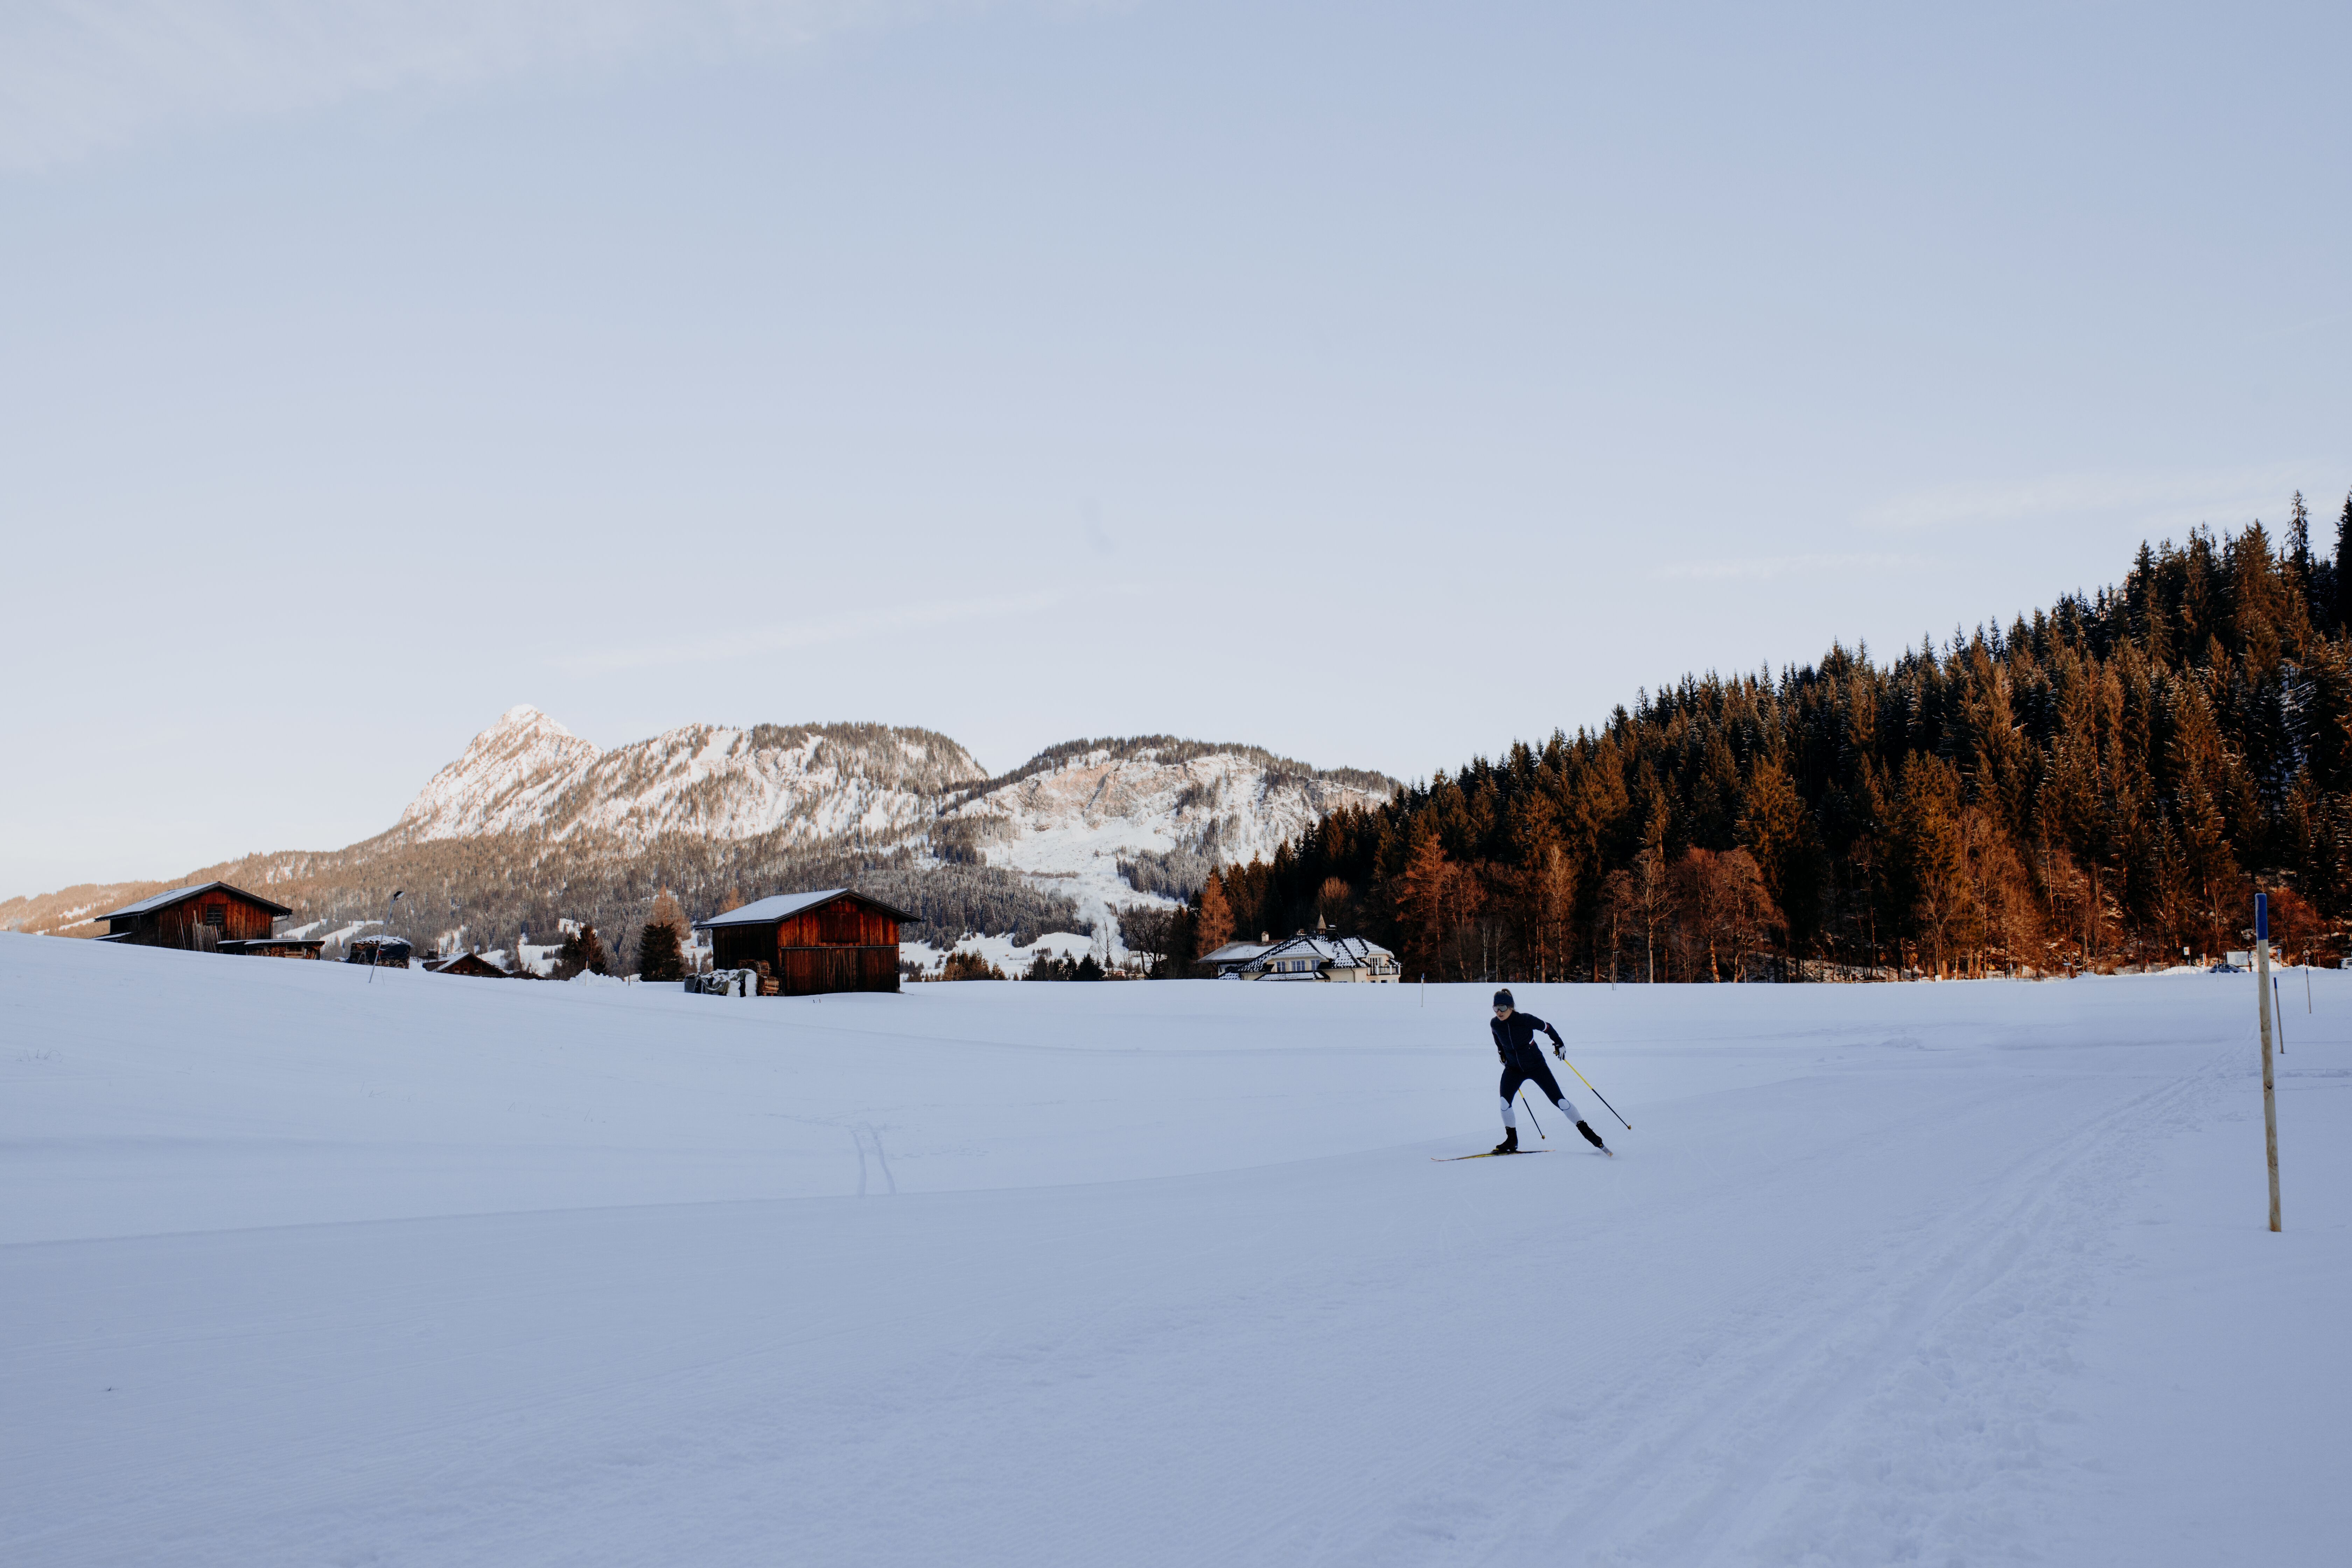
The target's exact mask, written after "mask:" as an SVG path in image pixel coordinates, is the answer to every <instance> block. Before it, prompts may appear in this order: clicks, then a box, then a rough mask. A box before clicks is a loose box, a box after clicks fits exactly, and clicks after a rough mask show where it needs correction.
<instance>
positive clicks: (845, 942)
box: [776, 899, 898, 948]
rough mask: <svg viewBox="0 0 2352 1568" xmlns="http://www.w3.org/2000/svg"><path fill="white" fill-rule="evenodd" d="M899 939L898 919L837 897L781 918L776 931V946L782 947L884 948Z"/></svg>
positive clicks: (896, 942) (895, 943)
mask: <svg viewBox="0 0 2352 1568" xmlns="http://www.w3.org/2000/svg"><path fill="white" fill-rule="evenodd" d="M885 944H887V945H891V946H896V945H897V944H898V921H897V919H895V918H894V917H892V916H890V915H886V914H884V913H883V912H882V911H881V910H869V909H867V908H866V906H865V905H863V904H860V903H856V902H853V901H852V900H848V899H835V900H834V901H833V902H832V903H829V904H824V905H821V906H819V907H818V908H816V909H814V910H802V911H801V912H800V913H798V914H796V915H793V917H792V918H790V919H789V920H785V921H779V922H778V923H777V931H776V945H777V946H778V947H780V948H783V947H881V946H884V945H885Z"/></svg>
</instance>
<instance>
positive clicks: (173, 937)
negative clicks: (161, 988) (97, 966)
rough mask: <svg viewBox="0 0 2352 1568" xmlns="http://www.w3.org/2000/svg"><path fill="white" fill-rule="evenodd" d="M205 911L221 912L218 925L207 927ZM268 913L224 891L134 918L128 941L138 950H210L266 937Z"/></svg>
mask: <svg viewBox="0 0 2352 1568" xmlns="http://www.w3.org/2000/svg"><path fill="white" fill-rule="evenodd" d="M205 910H220V911H221V916H220V919H221V923H220V924H218V925H208V924H206V923H205ZM269 922H270V914H269V911H268V910H265V909H263V908H262V907H261V906H260V905H258V904H249V903H247V902H246V901H245V900H243V899H240V898H236V897H235V896H234V895H232V894H229V893H224V892H217V891H215V892H210V893H205V894H203V895H201V896H199V897H197V898H193V899H189V900H185V901H184V902H181V903H176V904H173V905H170V906H168V907H166V908H164V909H160V910H156V911H154V912H153V913H152V914H146V915H141V916H138V917H137V919H136V921H135V922H123V923H128V924H130V925H131V932H132V935H131V942H134V943H136V944H137V945H139V946H142V947H194V948H210V947H212V946H214V945H215V944H216V943H219V942H228V941H244V942H249V941H252V940H253V939H255V938H257V937H266V936H268V935H269V934H270V930H269Z"/></svg>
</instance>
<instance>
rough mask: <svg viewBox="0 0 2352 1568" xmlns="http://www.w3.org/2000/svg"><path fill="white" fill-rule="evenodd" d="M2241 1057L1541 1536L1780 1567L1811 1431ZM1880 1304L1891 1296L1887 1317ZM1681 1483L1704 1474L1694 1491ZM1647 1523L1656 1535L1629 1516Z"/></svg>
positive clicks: (1773, 1367) (1920, 1262)
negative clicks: (2102, 1170) (2081, 1184)
mask: <svg viewBox="0 0 2352 1568" xmlns="http://www.w3.org/2000/svg"><path fill="white" fill-rule="evenodd" d="M2239 1049H2240V1047H2237V1046H2235V1045H2233V1046H2231V1047H2228V1054H2227V1056H2217V1058H2215V1060H2214V1061H2213V1062H2212V1063H2210V1065H2209V1066H2208V1067H2207V1068H2203V1069H2201V1070H2200V1071H2199V1072H2197V1073H2195V1074H2192V1075H2190V1076H2189V1077H2187V1078H2185V1079H2176V1080H2175V1081H2172V1082H2169V1083H2166V1084H2162V1085H2159V1086H2158V1087H2156V1088H2154V1089H2146V1090H2143V1091H2142V1092H2141V1093H2139V1094H2137V1095H2135V1096H2133V1097H2132V1098H2130V1099H2129V1100H2126V1101H2125V1102H2124V1103H2122V1104H2120V1105H2117V1106H2115V1107H2112V1108H2111V1109H2109V1110H2106V1111H2105V1112H2103V1113H2102V1114H2101V1115H2099V1116H2098V1117H2096V1118H2095V1119H2094V1120H2093V1121H2090V1122H2088V1123H2086V1124H2085V1125H2084V1126H2083V1127H2081V1128H2079V1129H2078V1130H2077V1131H2074V1133H2072V1134H2071V1135H2070V1136H2068V1137H2067V1138H2066V1139H2065V1140H2064V1141H2063V1142H2062V1143H2061V1144H2060V1145H2059V1146H2058V1147H2057V1148H2055V1149H2053V1150H2052V1151H2050V1152H2047V1153H2045V1154H2044V1155H2043V1156H2042V1157H2041V1158H2040V1159H2038V1160H2036V1161H2034V1162H2033V1163H2032V1164H2030V1165H2028V1166H2025V1167H2022V1168H2021V1169H2019V1170H2017V1171H2016V1172H2014V1173H2012V1174H2011V1176H2010V1177H2009V1178H2008V1179H2007V1180H2006V1181H2004V1182H2003V1183H2002V1184H2001V1185H2000V1186H1999V1187H1998V1188H1996V1189H1995V1190H1994V1191H1993V1192H1991V1193H1990V1194H1986V1195H1985V1196H1983V1197H1981V1198H1979V1199H1978V1200H1977V1201H1975V1202H1973V1203H1971V1204H1969V1205H1967V1206H1966V1207H1964V1208H1961V1209H1958V1210H1956V1211H1954V1213H1953V1214H1952V1215H1951V1217H1950V1219H1949V1220H1948V1222H1947V1223H1946V1224H1944V1225H1942V1226H1938V1227H1937V1230H1936V1231H1934V1232H1933V1233H1931V1234H1929V1235H1927V1236H1924V1237H1921V1238H1920V1239H1919V1240H1918V1241H1917V1242H1916V1243H1915V1244H1913V1245H1912V1246H1911V1247H1907V1248H1906V1252H1905V1255H1904V1256H1903V1258H1902V1260H1901V1263H1900V1266H1899V1269H1897V1270H1895V1272H1896V1273H1897V1276H1898V1277H1897V1279H1896V1280H1895V1281H1890V1282H1888V1283H1887V1284H1885V1285H1883V1286H1880V1287H1877V1288H1874V1289H1873V1290H1871V1291H1870V1292H1869V1294H1868V1296H1867V1297H1866V1298H1865V1299H1864V1301H1862V1302H1852V1301H1848V1302H1840V1303H1836V1304H1834V1305H1832V1304H1829V1303H1815V1304H1812V1305H1811V1306H1810V1307H1809V1308H1808V1309H1806V1311H1805V1317H1806V1320H1807V1321H1806V1322H1805V1323H1803V1324H1801V1326H1799V1327H1798V1328H1796V1329H1795V1330H1793V1331H1791V1332H1790V1333H1789V1334H1787V1335H1785V1336H1783V1337H1782V1338H1781V1339H1780V1341H1779V1342H1777V1343H1774V1344H1773V1345H1772V1346H1771V1347H1770V1348H1769V1350H1767V1351H1764V1352H1761V1353H1760V1354H1755V1355H1751V1356H1749V1357H1748V1366H1747V1368H1746V1369H1744V1371H1743V1374H1742V1375H1741V1376H1739V1377H1738V1379H1737V1380H1736V1382H1735V1384H1733V1386H1731V1387H1729V1388H1724V1389H1720V1390H1717V1391H1714V1392H1711V1393H1710V1394H1708V1395H1706V1397H1704V1398H1703V1399H1701V1400H1700V1401H1698V1402H1697V1403H1698V1406H1699V1407H1698V1408H1697V1409H1696V1410H1693V1411H1690V1412H1689V1413H1688V1414H1686V1415H1685V1416H1684V1417H1683V1418H1682V1419H1680V1420H1678V1421H1677V1422H1676V1423H1675V1426H1673V1427H1672V1428H1671V1429H1670V1430H1669V1431H1667V1432H1664V1433H1662V1434H1659V1435H1657V1436H1656V1437H1654V1439H1653V1440H1652V1441H1651V1442H1648V1443H1645V1444H1643V1445H1641V1446H1640V1447H1637V1448H1635V1449H1633V1451H1631V1452H1630V1453H1628V1455H1627V1458H1625V1459H1624V1460H1623V1461H1622V1462H1621V1464H1620V1465H1619V1466H1618V1467H1617V1468H1616V1469H1615V1471H1614V1472H1613V1473H1612V1474H1611V1475H1610V1476H1609V1477H1608V1478H1607V1479H1605V1480H1603V1481H1602V1482H1601V1485H1600V1486H1599V1487H1598V1488H1596V1489H1597V1490H1599V1491H1601V1492H1603V1493H1605V1494H1607V1495H1610V1496H1611V1497H1612V1501H1611V1502H1610V1503H1608V1504H1606V1505H1604V1506H1603V1507H1602V1508H1601V1510H1599V1511H1598V1512H1596V1513H1594V1514H1591V1515H1588V1516H1584V1517H1573V1516H1571V1517H1570V1518H1567V1519H1563V1520H1560V1521H1558V1522H1557V1524H1556V1525H1555V1526H1554V1529H1553V1531H1551V1532H1550V1533H1551V1534H1552V1537H1553V1539H1554V1541H1555V1542H1556V1544H1558V1545H1559V1547H1560V1548H1561V1549H1562V1550H1564V1551H1569V1552H1577V1553H1579V1554H1580V1560H1581V1561H1586V1562H1591V1563H1715V1562H1740V1563H1751V1562H1764V1561H1778V1560H1780V1558H1778V1557H1777V1556H1771V1557H1768V1556H1764V1555H1760V1554H1759V1551H1758V1547H1759V1537H1760V1536H1762V1535H1763V1534H1764V1533H1765V1530H1764V1527H1765V1526H1766V1525H1767V1524H1768V1523H1769V1522H1770V1521H1772V1519H1773V1517H1774V1516H1775V1515H1777V1514H1780V1513H1784V1512H1786V1511H1788V1510H1790V1508H1791V1507H1792V1506H1793V1504H1794V1500H1792V1499H1791V1498H1790V1497H1789V1495H1788V1493H1789V1491H1790V1482H1789V1481H1788V1479H1786V1478H1788V1476H1789V1474H1790V1471H1791V1470H1794V1469H1798V1468H1801V1467H1802V1466H1803V1465H1804V1464H1806V1463H1807V1462H1808V1461H1810V1460H1811V1459H1812V1458H1815V1457H1816V1456H1815V1453H1814V1449H1815V1447H1816V1445H1817V1444H1818V1442H1819V1440H1820V1438H1821V1437H1822V1434H1823V1432H1824V1430H1825V1429H1826V1428H1827V1427H1828V1426H1831V1425H1832V1423H1833V1422H1834V1421H1836V1420H1837V1419H1838V1418H1839V1417H1840V1416H1841V1415H1844V1414H1845V1413H1847V1412H1848V1411H1849V1410H1850V1409H1851V1408H1852V1407H1853V1405H1856V1404H1857V1403H1859V1402H1861V1401H1862V1400H1864V1398H1865V1397H1866V1396H1867V1395H1868V1394H1870V1393H1871V1392H1872V1390H1873V1388H1874V1386H1875V1385H1877V1384H1880V1383H1882V1382H1883V1381H1885V1379H1887V1378H1888V1377H1889V1376H1890V1375H1892V1374H1893V1373H1895V1372H1896V1371H1899V1370H1900V1369H1901V1368H1903V1367H1904V1366H1905V1365H1906V1364H1907V1363H1909V1362H1910V1361H1911V1360H1913V1359H1914V1358H1915V1357H1916V1355H1917V1354H1918V1353H1919V1350H1918V1347H1919V1345H1920V1343H1921V1342H1922V1340H1923V1338H1924V1337H1925V1336H1926V1335H1927V1333H1928V1331H1930V1330H1931V1328H1932V1327H1933V1326H1934V1325H1936V1324H1937V1323H1938V1322H1940V1321H1943V1320H1944V1319H1946V1318H1948V1317H1949V1316H1950V1315H1951V1314H1952V1313H1953V1312H1955V1311H1956V1310H1958V1309H1959V1308H1960V1307H1961V1306H1962V1305H1964V1304H1966V1303H1967V1302H1969V1301H1970V1300H1974V1299H1976V1298H1977V1297H1979V1295H1981V1294H1983V1293H1985V1292H1987V1291H1988V1290H1990V1289H1992V1288H1993V1287H1994V1286H1995V1285H1996V1284H1997V1283H1998V1282H1999V1281H2000V1279H2001V1278H2002V1277H2004V1276H2005V1275H2007V1274H2009V1273H2011V1272H2012V1271H2014V1270H2015V1269H2017V1268H2019V1267H2021V1255H2022V1254H2025V1253H2026V1252H2027V1251H2028V1250H2029V1249H2031V1248H2032V1247H2035V1246H2037V1245H2038V1244H2041V1243H2042V1242H2043V1241H2044V1240H2045V1239H2046V1238H2047V1237H2048V1235H2049V1233H2050V1232H2051V1231H2052V1230H2053V1229H2054V1228H2056V1227H2058V1226H2061V1225H2062V1224H2063V1222H2065V1221H2067V1220H2070V1219H2084V1218H2090V1217H2093V1216H2095V1215H2097V1214H2099V1213H2102V1212H2104V1211H2105V1199H2106V1198H2107V1197H2108V1196H2109V1195H2110V1194H2109V1191H2108V1185H2109V1184H2102V1186H2101V1187H2100V1188H2099V1190H2098V1191H2097V1192H2096V1193H2095V1194H2083V1193H2079V1192H2076V1191H2074V1190H2073V1189H2071V1188H2070V1187H2069V1185H2068V1184H2067V1180H2066V1179H2067V1178H2068V1177H2069V1176H2070V1175H2071V1174H2072V1173H2074V1172H2075V1170H2076V1169H2077V1168H2078V1167H2080V1166H2083V1165H2084V1164H2085V1163H2097V1162H2099V1161H2101V1160H2102V1159H2104V1158H2106V1157H2108V1156H2109V1155H2110V1154H2111V1152H2112V1146H2113V1143H2114V1141H2115V1139H2116V1137H2117V1136H2118V1134H2120V1133H2123V1132H2125V1131H2131V1130H2135V1129H2138V1128H2141V1127H2143V1126H2144V1125H2146V1124H2149V1123H2153V1122H2155V1121H2158V1119H2159V1118H2160V1117H2161V1115H2162V1113H2163V1112H2165V1111H2166V1110H2169V1109H2170V1108H2171V1107H2173V1106H2175V1105H2178V1104H2179V1103H2180V1102H2182V1101H2184V1100H2188V1099H2189V1098H2190V1097H2191V1096H2192V1095H2194V1094H2195V1093H2197V1092H2198V1091H2200V1089H2208V1088H2210V1083H2211V1081H2212V1080H2213V1079H2217V1078H2219V1077H2221V1076H2224V1075H2226V1073H2227V1072H2228V1069H2229V1066H2230V1063H2231V1059H2232V1058H2234V1057H2235V1056H2236V1054H2237V1052H2238V1050H2239ZM1889 1291H1897V1292H1899V1293H1898V1294H1895V1296H1894V1298H1893V1301H1892V1303H1891V1304H1889V1303H1888V1302H1887V1300H1886V1298H1887V1294H1888V1292H1889ZM1865 1309H1866V1315H1867V1316H1868V1317H1870V1318H1873V1319H1875V1320H1877V1321H1876V1323H1875V1326H1874V1327H1868V1328H1862V1329H1855V1328H1853V1327H1850V1324H1851V1322H1852V1317H1851V1316H1850V1314H1853V1313H1856V1312H1857V1311H1862V1310H1865ZM1731 1442H1736V1445H1737V1447H1738V1450H1740V1451H1741V1453H1742V1454H1743V1455H1744V1456H1745V1457H1744V1458H1738V1459H1737V1460H1735V1461H1733V1462H1732V1463H1731V1464H1730V1466H1729V1468H1721V1469H1717V1468H1716V1467H1715V1466H1714V1465H1712V1464H1710V1463H1709V1462H1708V1461H1709V1460H1710V1459H1711V1458H1712V1451H1713V1450H1717V1449H1719V1448H1722V1447H1726V1446H1727V1444H1728V1443H1731ZM1694 1470H1700V1471H1710V1470H1711V1471H1713V1472H1714V1473H1713V1474H1712V1476H1711V1477H1709V1478H1704V1479H1703V1478H1699V1477H1694V1475H1693V1474H1692V1472H1693V1471H1694ZM1694 1488H1695V1490H1694ZM1675 1493H1680V1494H1682V1495H1680V1496H1675V1495H1674V1494H1675ZM1661 1511H1663V1512H1664V1513H1666V1514H1667V1515H1668V1518H1667V1519H1666V1520H1665V1521H1664V1522H1652V1521H1650V1520H1645V1519H1644V1518H1643V1516H1645V1515H1647V1516H1652V1517H1653V1518H1654V1516H1655V1515H1656V1514H1657V1513H1659V1512H1661ZM1507 1555H1514V1556H1515V1555H1517V1548H1516V1547H1515V1548H1513V1549H1511V1551H1510V1552H1508V1553H1507ZM1789 1560H1790V1561H1801V1560H1803V1554H1802V1553H1801V1552H1800V1553H1799V1554H1798V1555H1797V1556H1794V1557H1791V1558H1790V1559H1789ZM1856 1560H1861V1559H1856Z"/></svg>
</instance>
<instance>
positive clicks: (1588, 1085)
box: [1559, 1057, 1633, 1132]
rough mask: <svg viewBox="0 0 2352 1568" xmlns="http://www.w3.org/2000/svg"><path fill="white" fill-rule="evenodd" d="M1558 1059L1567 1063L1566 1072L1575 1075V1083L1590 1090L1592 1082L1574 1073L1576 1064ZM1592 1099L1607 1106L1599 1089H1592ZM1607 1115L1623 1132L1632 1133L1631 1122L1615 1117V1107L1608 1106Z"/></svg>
mask: <svg viewBox="0 0 2352 1568" xmlns="http://www.w3.org/2000/svg"><path fill="white" fill-rule="evenodd" d="M1559 1059H1560V1060H1561V1061H1564V1062H1568V1070H1569V1071H1570V1072H1573V1073H1576V1081H1577V1082H1579V1083H1580V1084H1582V1085H1583V1086H1584V1087H1585V1088H1587V1089H1592V1080H1591V1079H1589V1078H1587V1077H1585V1076H1584V1075H1583V1074H1582V1073H1580V1072H1577V1071H1576V1064H1575V1063H1574V1062H1570V1061H1568V1058H1566V1057H1562V1058H1559ZM1592 1098H1593V1099H1595V1100H1599V1101H1600V1102H1601V1104H1603V1105H1609V1097H1608V1096H1607V1095H1605V1094H1603V1093H1601V1091H1600V1090H1599V1089H1592ZM1609 1114H1610V1115H1612V1116H1616V1117H1617V1121H1618V1125H1620V1126H1622V1127H1623V1128H1624V1129H1625V1131H1628V1132H1631V1131H1633V1123H1632V1122H1630V1121H1626V1120H1625V1119H1624V1118H1623V1117H1622V1116H1617V1108H1616V1107H1615V1106H1613V1105H1609Z"/></svg>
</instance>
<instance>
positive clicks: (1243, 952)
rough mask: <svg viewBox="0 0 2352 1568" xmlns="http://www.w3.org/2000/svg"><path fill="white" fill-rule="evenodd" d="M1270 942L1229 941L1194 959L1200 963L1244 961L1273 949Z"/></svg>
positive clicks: (1273, 944) (1272, 944) (1273, 946)
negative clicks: (1213, 950)
mask: <svg viewBox="0 0 2352 1568" xmlns="http://www.w3.org/2000/svg"><path fill="white" fill-rule="evenodd" d="M1275 945H1276V944H1275V943H1273V942H1227V943H1225V945H1224V946H1223V947H1221V948H1219V949H1217V950H1216V952H1204V953H1202V955H1201V956H1200V958H1199V959H1198V960H1197V961H1196V962H1198V963H1246V962H1248V961H1249V960H1251V959H1253V958H1255V957H1257V956H1258V955H1259V954H1260V953H1264V952H1273V951H1274V948H1275Z"/></svg>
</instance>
